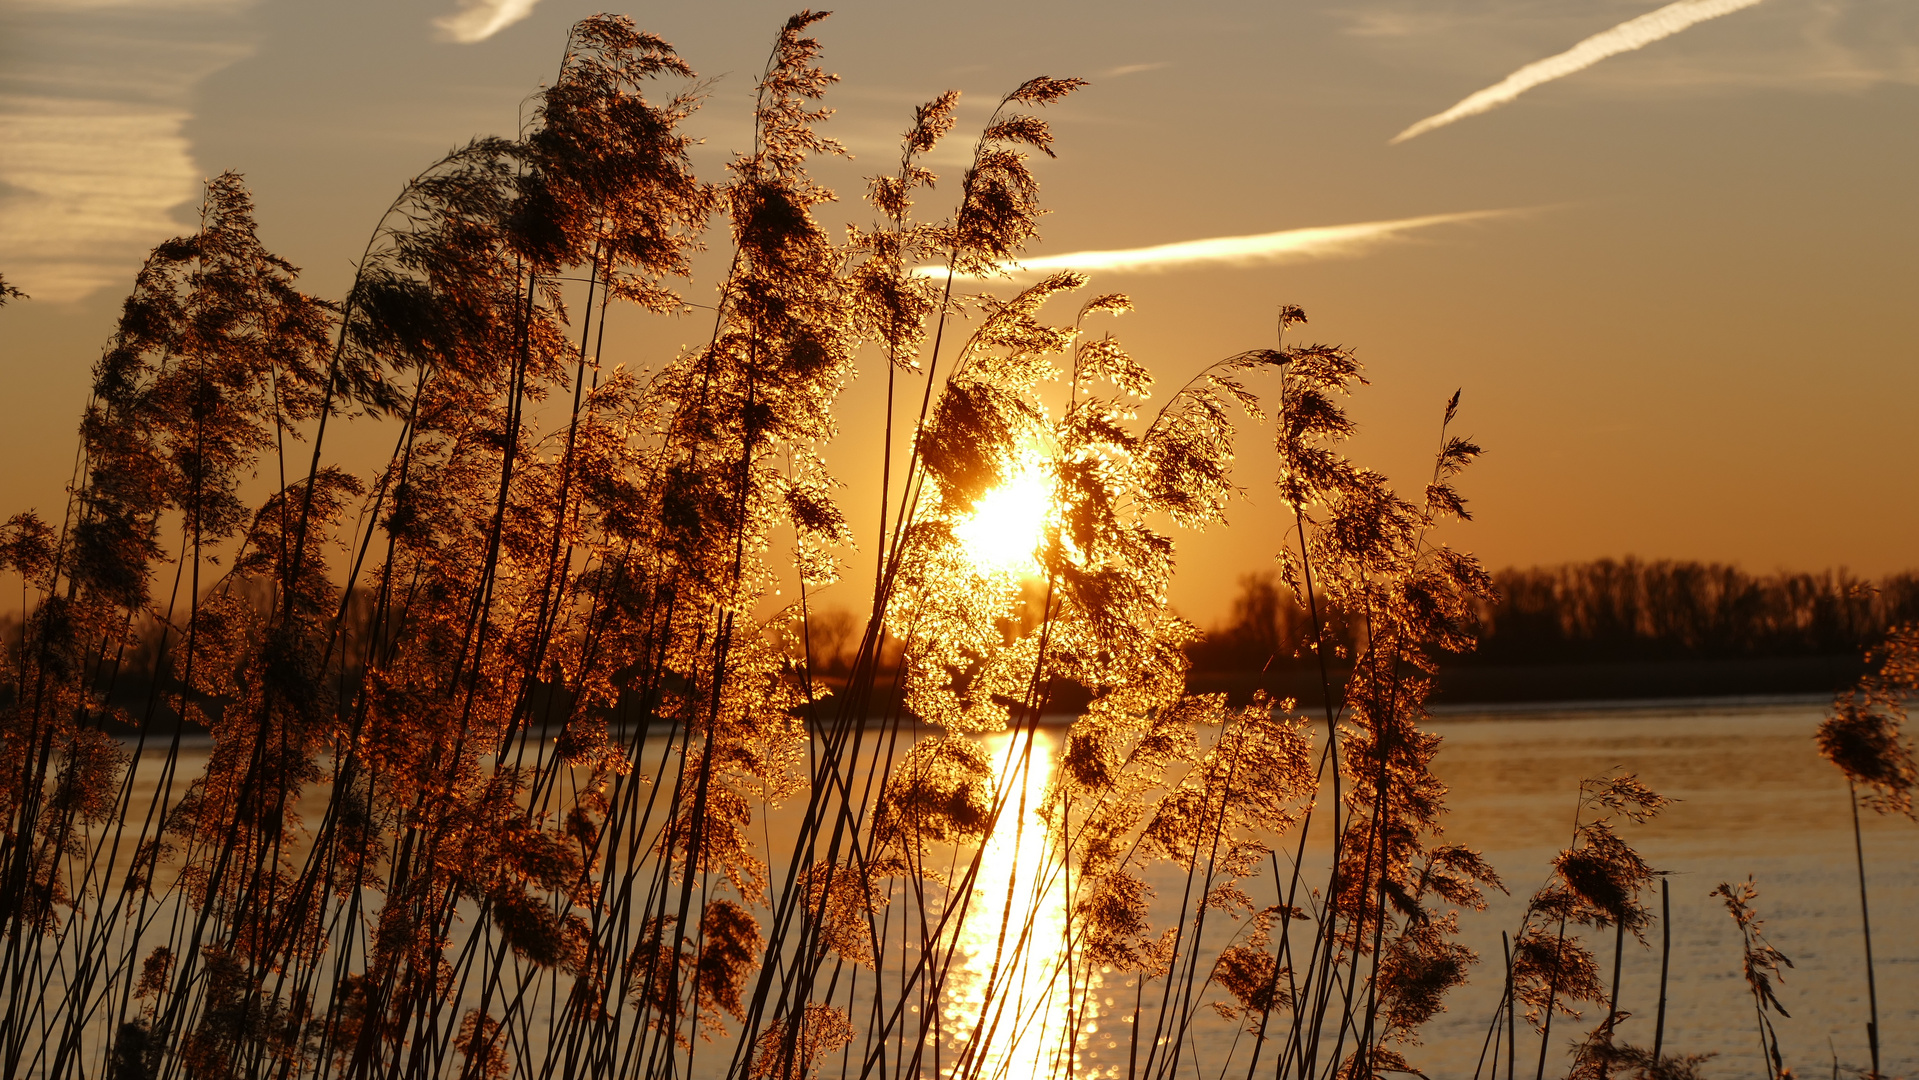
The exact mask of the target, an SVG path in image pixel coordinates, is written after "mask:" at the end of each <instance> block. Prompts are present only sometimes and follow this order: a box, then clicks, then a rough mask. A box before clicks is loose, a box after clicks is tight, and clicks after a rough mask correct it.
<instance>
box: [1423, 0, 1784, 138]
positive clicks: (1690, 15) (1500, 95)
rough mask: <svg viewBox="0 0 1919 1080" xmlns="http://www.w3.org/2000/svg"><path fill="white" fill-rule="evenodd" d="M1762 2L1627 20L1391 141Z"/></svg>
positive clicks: (1682, 0) (1669, 10)
mask: <svg viewBox="0 0 1919 1080" xmlns="http://www.w3.org/2000/svg"><path fill="white" fill-rule="evenodd" d="M1759 2H1760V0H1678V2H1677V3H1672V4H1667V5H1666V6H1665V7H1662V8H1659V9H1658V10H1656V11H1649V12H1647V13H1646V14H1644V15H1641V16H1639V17H1638V18H1636V19H1628V20H1627V21H1625V22H1623V23H1620V24H1619V25H1618V26H1615V27H1613V28H1612V29H1610V30H1605V31H1601V32H1600V33H1597V34H1594V35H1593V36H1591V37H1589V38H1587V39H1586V40H1584V41H1582V42H1580V43H1579V44H1577V45H1574V46H1573V47H1572V48H1570V49H1567V50H1566V51H1565V52H1563V53H1560V54H1558V55H1557V56H1549V57H1547V58H1546V59H1544V60H1536V61H1534V62H1533V63H1530V64H1527V65H1526V66H1525V67H1523V68H1520V69H1519V70H1518V71H1515V72H1513V73H1512V74H1511V75H1508V76H1506V77H1505V78H1504V79H1502V80H1500V81H1499V82H1498V83H1495V84H1494V85H1492V86H1489V87H1487V88H1486V89H1484V90H1481V91H1479V92H1478V93H1476V94H1472V95H1470V96H1468V97H1467V98H1466V99H1465V100H1463V101H1461V102H1460V103H1459V104H1457V105H1454V106H1453V107H1452V108H1450V109H1447V110H1446V111H1445V112H1442V113H1437V114H1435V115H1433V116H1428V117H1427V118H1426V119H1424V120H1421V121H1420V122H1418V123H1417V124H1414V125H1413V126H1411V127H1409V128H1407V129H1406V130H1404V131H1402V132H1400V133H1399V134H1397V135H1395V136H1393V137H1392V140H1391V142H1393V143H1402V142H1405V141H1406V140H1407V139H1411V138H1414V137H1416V136H1419V135H1423V134H1425V133H1426V132H1428V131H1431V130H1433V129H1434V128H1442V127H1445V126H1446V125H1447V124H1450V123H1452V122H1453V121H1455V120H1461V119H1464V118H1465V117H1468V116H1476V115H1478V114H1479V113H1483V112H1486V111H1488V110H1491V109H1496V108H1498V107H1499V106H1501V105H1504V104H1506V103H1507V102H1509V101H1511V100H1513V99H1514V98H1516V97H1518V96H1519V95H1521V94H1523V93H1525V92H1526V91H1528V90H1531V89H1532V88H1533V87H1535V86H1538V85H1540V84H1541V83H1548V82H1551V81H1553V80H1554V79H1563V78H1565V77H1566V76H1568V75H1571V74H1573V73H1574V72H1578V71H1584V70H1585V69H1587V68H1589V67H1591V66H1593V65H1594V64H1597V63H1598V62H1600V61H1601V60H1604V59H1606V58H1607V57H1609V56H1617V55H1619V54H1620V53H1623V52H1631V51H1632V50H1634V49H1640V48H1644V47H1645V46H1647V45H1650V44H1652V43H1653V42H1655V41H1658V40H1660V39H1662V38H1668V37H1671V36H1672V35H1674V34H1677V33H1679V32H1680V31H1681V30H1684V29H1686V28H1687V27H1689V26H1694V25H1696V24H1698V23H1702V22H1705V21H1706V20H1708V19H1717V18H1718V17H1720V16H1721V15H1730V14H1732V13H1733V12H1735V11H1739V10H1742V9H1744V8H1749V7H1752V6H1753V5H1754V4H1757V3H1759Z"/></svg>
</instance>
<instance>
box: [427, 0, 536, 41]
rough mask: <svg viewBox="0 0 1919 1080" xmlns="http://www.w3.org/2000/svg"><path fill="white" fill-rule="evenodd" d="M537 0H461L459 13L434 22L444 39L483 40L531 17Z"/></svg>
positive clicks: (442, 17)
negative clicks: (444, 35)
mask: <svg viewBox="0 0 1919 1080" xmlns="http://www.w3.org/2000/svg"><path fill="white" fill-rule="evenodd" d="M539 2H540V0H460V10H459V11H457V12H454V13H453V14H451V15H442V16H440V17H439V18H437V19H435V20H433V25H435V26H437V27H439V28H440V30H441V31H442V32H443V33H444V34H446V36H447V37H449V38H451V39H453V40H454V41H457V42H459V43H460V44H462V45H471V44H473V43H474V42H476V41H485V40H486V39H487V38H490V37H492V36H493V35H494V34H497V33H499V32H500V31H502V30H504V29H506V28H507V27H509V26H512V25H513V24H514V23H516V22H519V21H520V20H521V19H524V18H526V17H527V16H528V15H531V14H533V5H535V4H537V3H539Z"/></svg>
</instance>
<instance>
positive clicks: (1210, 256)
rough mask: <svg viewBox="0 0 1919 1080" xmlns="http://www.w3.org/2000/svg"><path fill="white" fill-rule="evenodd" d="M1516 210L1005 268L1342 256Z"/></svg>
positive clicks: (1046, 259) (1173, 265)
mask: <svg viewBox="0 0 1919 1080" xmlns="http://www.w3.org/2000/svg"><path fill="white" fill-rule="evenodd" d="M1516 212H1517V211H1513V210H1468V211H1464V212H1462V213H1454V214H1427V215H1425V216H1424V217H1410V218H1397V219H1395V220H1392V221H1362V222H1359V223H1357V224H1353V225H1320V226H1315V227H1313V228H1308V229H1287V230H1285V231H1283V232H1270V233H1258V234H1255V235H1253V236H1215V237H1212V238H1211V239H1207V240H1183V241H1180V242H1179V243H1176V244H1158V245H1155V246H1153V247H1143V248H1127V249H1125V250H1123V251H1075V252H1072V253H1070V254H1066V255H1044V256H1040V257H1039V258H1034V259H1026V260H1024V261H1022V262H1019V263H1008V264H1006V265H1005V269H1006V270H1007V271H1008V272H1011V273H1025V274H1038V273H1048V272H1051V271H1054V270H1087V271H1092V270H1131V271H1137V272H1148V273H1151V272H1157V271H1165V270H1174V269H1180V268H1183V267H1188V266H1199V265H1203V264H1207V263H1223V264H1226V265H1229V266H1251V265H1254V264H1258V263H1281V262H1298V261H1303V260H1307V259H1328V258H1337V257H1340V256H1353V255H1360V254H1363V253H1364V252H1365V251H1367V250H1368V249H1370V248H1373V247H1377V246H1378V245H1380V244H1383V243H1386V242H1388V241H1390V240H1392V239H1394V238H1396V237H1398V236H1399V235H1400V234H1401V233H1406V232H1410V231H1412V230H1414V229H1424V228H1428V227H1430V226H1433V225H1450V224H1455V223H1458V222H1465V221H1481V220H1485V219H1487V218H1495V217H1504V216H1506V215H1508V214H1512V213H1516ZM914 272H915V273H918V274H921V275H924V276H928V277H943V276H945V274H946V271H945V269H944V268H942V267H921V268H920V269H918V270H916V271H914Z"/></svg>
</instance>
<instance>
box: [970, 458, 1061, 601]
mask: <svg viewBox="0 0 1919 1080" xmlns="http://www.w3.org/2000/svg"><path fill="white" fill-rule="evenodd" d="M1050 488H1051V483H1050V481H1049V480H1048V478H1047V476H1046V473H1045V470H1044V469H1042V468H1041V467H1040V465H1039V463H1038V462H1036V461H1032V460H1025V461H1022V462H1021V463H1020V465H1019V469H1018V471H1016V472H1014V473H1013V474H1012V475H1011V476H1008V477H1007V478H1006V480H1005V482H1004V483H1002V484H1000V486H999V487H996V488H994V489H993V490H992V491H989V492H987V493H986V494H985V495H984V496H982V497H981V498H980V500H979V501H978V502H976V503H974V504H973V512H972V513H971V514H969V515H967V516H966V517H965V518H964V519H962V520H961V522H960V524H959V526H958V527H957V528H955V529H954V530H953V534H954V535H955V536H957V537H959V540H960V543H961V544H963V545H965V547H966V555H967V557H968V558H969V559H971V560H972V561H973V566H974V567H975V568H976V569H977V570H979V572H980V573H981V574H991V573H1009V574H1017V573H1022V572H1028V571H1034V570H1037V569H1038V568H1039V563H1038V560H1037V559H1036V558H1035V552H1037V551H1038V550H1039V545H1040V539H1041V533H1042V531H1043V530H1044V528H1045V526H1046V507H1047V504H1048V503H1049V501H1050V500H1051V498H1052V492H1051V490H1050Z"/></svg>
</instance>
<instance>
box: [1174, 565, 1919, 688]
mask: <svg viewBox="0 0 1919 1080" xmlns="http://www.w3.org/2000/svg"><path fill="white" fill-rule="evenodd" d="M1493 580H1494V583H1495V585H1496V586H1497V593H1496V595H1495V596H1494V598H1493V599H1491V600H1489V601H1487V602H1485V603H1483V604H1481V605H1480V613H1479V618H1480V641H1479V648H1478V649H1477V650H1475V651H1474V652H1472V653H1470V654H1468V655H1465V656H1461V657H1459V658H1458V659H1457V661H1455V663H1459V664H1474V665H1525V664H1564V663H1580V662H1601V661H1610V662H1621V661H1655V660H1713V659H1731V658H1755V657H1789V656H1837V655H1857V654H1858V653H1859V652H1860V651H1862V650H1863V649H1865V648H1868V647H1870V646H1872V645H1875V644H1877V643H1879V642H1880V641H1881V640H1883V639H1884V638H1885V636H1886V633H1887V631H1889V630H1890V629H1891V628H1892V627H1894V626H1898V625H1900V624H1902V623H1907V622H1913V621H1919V573H1914V572H1910V571H1908V572H1904V573H1898V574H1892V575H1889V576H1887V577H1884V578H1881V579H1879V580H1877V581H1872V580H1868V579H1866V578H1861V577H1858V576H1855V575H1853V574H1850V573H1847V572H1846V571H1844V570H1826V571H1821V572H1817V573H1778V574H1766V575H1756V574H1750V573H1747V572H1745V571H1743V570H1740V569H1739V568H1737V567H1734V566H1727V565H1724V564H1721V563H1702V562H1686V561H1674V560H1665V559H1661V560H1656V561H1641V560H1639V559H1634V558H1630V557H1629V558H1624V559H1599V560H1597V561H1594V562H1583V563H1566V564H1564V565H1560V566H1550V567H1533V568H1530V569H1518V568H1510V569H1506V570H1502V571H1500V572H1498V573H1495V574H1494V575H1493ZM1325 614H1326V615H1327V619H1326V625H1327V629H1326V631H1325V644H1326V647H1327V649H1328V650H1329V651H1330V652H1331V653H1333V654H1334V655H1335V656H1338V655H1341V654H1349V653H1350V652H1351V650H1352V649H1353V648H1354V647H1355V646H1356V645H1358V644H1359V643H1361V642H1363V641H1364V639H1365V627H1364V626H1363V625H1362V624H1360V623H1358V622H1356V621H1354V620H1352V619H1349V618H1346V617H1344V616H1343V615H1342V614H1341V613H1339V612H1336V611H1335V612H1330V613H1325ZM1312 636H1313V631H1312V620H1311V619H1310V618H1309V617H1308V614H1307V612H1306V609H1305V607H1304V606H1303V605H1302V604H1301V603H1300V602H1299V601H1298V600H1297V599H1295V598H1294V596H1293V594H1292V591H1291V590H1290V589H1288V588H1287V587H1286V586H1285V584H1283V583H1282V582H1281V581H1280V579H1279V577H1278V576H1277V575H1276V574H1273V573H1270V572H1267V573H1258V574H1249V575H1246V576H1245V577H1243V578H1241V579H1240V592H1239V595H1238V597H1236V598H1235V599H1234V601H1233V608H1232V612H1231V614H1230V615H1229V616H1228V618H1227V619H1226V621H1225V622H1224V624H1222V625H1220V626H1217V627H1215V628H1214V629H1213V630H1212V631H1211V632H1210V633H1208V634H1207V635H1206V637H1205V638H1204V639H1203V640H1201V641H1199V642H1197V643H1195V644H1194V645H1193V646H1192V647H1191V650H1190V652H1191V655H1192V658H1193V661H1194V665H1195V666H1196V667H1197V668H1199V669H1200V670H1203V671H1245V670H1258V669H1261V668H1266V667H1269V666H1271V667H1296V666H1299V665H1301V664H1304V663H1308V662H1310V660H1311V657H1312Z"/></svg>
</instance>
